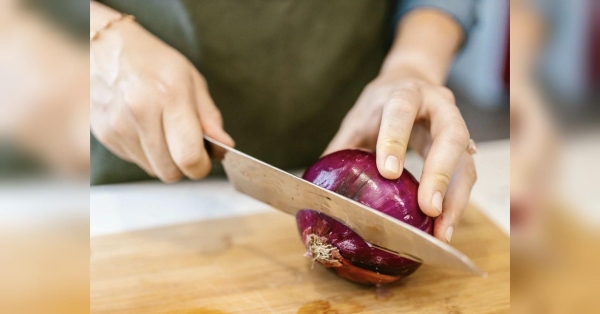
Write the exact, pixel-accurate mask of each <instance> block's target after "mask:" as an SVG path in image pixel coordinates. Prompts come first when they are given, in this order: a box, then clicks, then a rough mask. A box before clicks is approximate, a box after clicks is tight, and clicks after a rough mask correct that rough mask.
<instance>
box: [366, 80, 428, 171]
mask: <svg viewBox="0 0 600 314" xmlns="http://www.w3.org/2000/svg"><path fill="white" fill-rule="evenodd" d="M421 102H422V97H421V93H420V91H419V88H418V87H417V86H410V87H404V88H401V89H398V90H396V91H394V92H393V93H392V95H391V97H390V100H389V101H388V102H387V103H386V104H385V105H384V107H383V113H382V116H381V126H380V129H379V136H378V138H377V150H376V156H377V169H379V173H381V175H382V176H383V177H384V178H387V179H398V178H399V177H400V175H401V174H402V170H403V169H404V157H405V156H406V149H407V147H408V141H409V139H410V132H411V129H412V128H413V124H414V121H415V118H416V116H417V112H418V110H419V107H420V105H421Z"/></svg>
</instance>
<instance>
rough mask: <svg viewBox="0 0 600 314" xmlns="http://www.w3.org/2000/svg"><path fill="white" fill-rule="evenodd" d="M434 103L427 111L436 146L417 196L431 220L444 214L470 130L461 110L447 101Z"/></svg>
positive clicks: (424, 168) (422, 176)
mask: <svg viewBox="0 0 600 314" xmlns="http://www.w3.org/2000/svg"><path fill="white" fill-rule="evenodd" d="M435 101H436V103H434V104H432V105H431V106H429V108H428V112H427V114H428V115H429V117H430V120H431V135H432V138H433V143H432V145H431V148H430V150H429V153H428V155H427V158H426V159H425V165H424V167H423V173H422V175H421V184H420V186H419V196H418V197H419V206H420V207H421V210H423V212H424V213H425V214H427V215H429V216H432V217H436V216H438V215H440V214H441V213H442V211H443V206H442V204H443V200H444V196H445V193H446V190H447V188H448V185H449V184H450V180H451V178H452V174H453V173H454V169H455V168H456V164H457V163H458V161H459V159H460V157H461V156H462V154H463V153H465V151H466V148H467V145H468V144H469V131H468V130H467V127H466V124H465V122H464V120H463V118H462V116H461V115H460V112H459V111H458V108H457V107H456V106H455V105H454V104H453V103H448V102H445V101H444V100H440V99H436V100H435Z"/></svg>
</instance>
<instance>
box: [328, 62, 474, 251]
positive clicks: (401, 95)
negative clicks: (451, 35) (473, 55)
mask: <svg viewBox="0 0 600 314" xmlns="http://www.w3.org/2000/svg"><path fill="white" fill-rule="evenodd" d="M469 144H470V137H469V131H468V130H467V127H466V124H465V121H464V120H463V118H462V116H461V114H460V111H459V110H458V108H457V107H456V104H455V100H454V96H453V94H452V92H451V91H450V90H449V89H447V88H446V87H443V86H441V85H439V84H436V83H435V82H431V81H429V80H428V79H427V78H426V77H425V76H421V75H419V72H418V71H415V70H411V69H408V68H407V69H403V70H399V71H387V72H383V73H382V74H380V75H379V77H377V78H376V79H375V80H374V81H373V82H371V83H370V84H369V85H368V86H367V87H366V88H365V89H364V90H363V92H362V94H361V95H360V97H359V98H358V100H357V102H356V104H355V105H354V107H353V108H352V109H351V110H350V112H349V113H348V114H347V116H346V117H345V118H344V121H343V122H342V125H341V127H340V129H339V131H338V133H337V134H336V135H335V137H334V138H333V140H332V141H331V143H330V144H329V146H328V147H327V149H326V152H325V153H330V152H334V151H337V150H340V149H345V148H353V147H354V148H356V147H357V148H367V149H373V148H375V150H376V155H377V168H378V170H379V172H380V173H381V175H382V176H383V177H385V178H388V179H397V178H398V177H400V175H401V173H402V171H403V167H404V158H405V156H406V150H407V148H408V147H409V146H410V147H411V148H414V149H415V150H416V151H417V152H419V154H421V156H423V157H424V158H425V165H424V168H423V173H422V175H421V184H420V187H419V195H418V200H419V206H420V207H421V210H422V211H423V212H424V213H425V214H427V215H429V216H432V217H437V218H436V220H435V225H434V236H435V237H437V238H439V239H440V240H443V241H447V242H449V241H450V239H451V237H452V233H453V231H454V226H455V225H456V223H457V222H458V220H459V219H460V217H461V216H462V214H463V212H464V209H465V208H466V206H467V203H468V201H469V196H470V194H471V188H472V187H473V185H474V184H475V181H476V178H477V175H476V171H475V164H474V161H473V158H472V157H471V155H470V153H469V152H467V147H468V146H469Z"/></svg>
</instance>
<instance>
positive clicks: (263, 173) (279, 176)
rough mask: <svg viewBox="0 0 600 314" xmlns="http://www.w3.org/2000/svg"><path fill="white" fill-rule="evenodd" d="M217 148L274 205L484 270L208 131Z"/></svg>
mask: <svg viewBox="0 0 600 314" xmlns="http://www.w3.org/2000/svg"><path fill="white" fill-rule="evenodd" d="M205 140H207V141H208V142H210V143H212V144H213V145H214V146H213V147H212V148H213V151H214V150H215V149H216V150H219V151H220V153H219V156H220V157H222V160H221V162H222V164H223V167H224V168H225V173H226V174H227V177H228V179H229V181H230V182H231V183H232V184H233V186H234V187H235V189H236V190H238V191H239V192H241V193H244V194H246V195H248V196H250V197H252V198H254V199H257V200H259V201H261V202H264V203H266V204H268V205H271V206H272V207H274V208H275V209H278V210H280V211H283V212H285V213H288V214H290V215H294V216H295V215H296V213H297V212H298V211H300V210H301V209H312V210H316V211H318V212H321V213H324V214H326V215H328V216H330V217H332V218H335V219H337V220H338V221H340V222H342V223H343V224H345V225H346V226H348V227H349V228H350V229H352V230H354V231H355V232H356V233H357V234H359V235H360V236H361V237H362V238H363V239H365V240H366V241H367V242H368V243H370V244H371V245H373V246H375V247H377V248H379V249H382V250H385V251H387V252H390V253H392V254H396V255H399V256H402V257H405V258H409V259H411V260H414V261H417V262H421V263H423V264H426V265H431V266H438V267H444V268H451V269H455V270H458V271H462V272H466V273H470V274H474V275H479V276H482V277H484V276H485V275H486V274H485V273H484V272H483V271H482V270H480V269H479V267H477V265H475V263H474V262H473V261H471V260H470V259H469V258H468V257H467V256H466V255H464V254H463V253H461V252H460V251H458V250H457V249H455V248H453V247H452V246H450V245H448V244H446V243H444V242H442V241H440V240H438V239H437V238H435V237H433V236H431V235H429V234H427V233H425V232H423V231H421V230H419V229H417V228H415V227H413V226H411V225H409V224H406V223H404V222H402V221H400V220H397V219H395V218H393V217H391V216H388V215H385V214H383V213H381V212H378V211H376V210H374V209H372V208H370V207H368V206H365V205H363V204H361V203H359V202H356V201H354V200H351V199H349V198H347V197H344V196H342V195H339V194H336V193H334V192H331V191H329V190H326V189H324V188H322V187H319V186H317V185H315V184H313V183H311V182H308V181H306V180H303V179H301V178H298V177H296V176H294V175H292V174H289V173H287V172H285V171H283V170H280V169H277V168H275V167H273V166H271V165H269V164H267V163H264V162H262V161H260V160H258V159H255V158H253V157H251V156H249V155H246V154H244V153H242V152H240V151H238V150H236V149H233V148H231V147H228V146H226V145H224V144H222V143H220V142H218V141H216V140H214V139H212V138H210V137H208V136H205Z"/></svg>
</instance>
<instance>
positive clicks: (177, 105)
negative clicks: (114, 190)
mask: <svg viewBox="0 0 600 314" xmlns="http://www.w3.org/2000/svg"><path fill="white" fill-rule="evenodd" d="M90 44H91V49H90V98H91V101H90V106H91V107H90V109H91V112H90V117H91V120H90V124H91V130H92V133H93V134H94V136H95V137H96V138H97V139H98V141H100V143H102V144H103V145H104V146H105V147H106V148H108V149H109V150H110V151H111V152H112V153H114V154H115V155H117V156H119V157H120V158H122V159H124V160H126V161H129V162H133V163H135V164H137V165H138V166H140V167H141V168H142V169H144V170H145V171H146V172H147V173H148V174H149V175H151V176H156V177H158V178H160V179H161V180H162V181H164V182H175V181H178V180H179V179H181V178H182V177H183V176H184V175H185V176H187V177H189V178H190V179H200V178H203V177H205V176H206V175H207V174H208V173H209V171H210V168H211V162H210V157H209V155H208V153H207V151H206V149H205V147H204V141H203V134H206V135H208V136H210V137H212V138H214V139H216V140H217V141H220V142H222V143H224V144H226V145H229V146H233V145H234V141H233V139H232V138H231V137H230V136H229V135H228V134H227V133H226V132H225V130H224V129H223V121H222V117H221V113H220V112H219V110H218V109H217V107H216V106H215V104H214V102H213V100H212V98H211V97H210V95H209V92H208V87H207V83H206V80H205V79H204V77H202V75H201V74H200V73H199V72H198V71H197V70H196V68H195V67H194V66H193V65H192V63H191V62H190V61H189V60H187V59H186V58H185V57H184V56H183V55H182V54H180V53H179V52H178V51H176V50H175V49H173V48H172V47H170V46H168V45H167V44H165V43H164V42H162V41H161V40H159V39H158V38H156V37H155V36H154V35H152V34H150V33H149V32H148V31H146V30H145V29H144V28H143V27H142V26H140V25H139V24H137V23H135V22H131V21H119V22H116V23H113V25H112V26H111V27H110V28H108V29H105V30H103V31H101V32H100V36H99V38H98V39H96V40H94V41H93V42H91V43H90Z"/></svg>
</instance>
